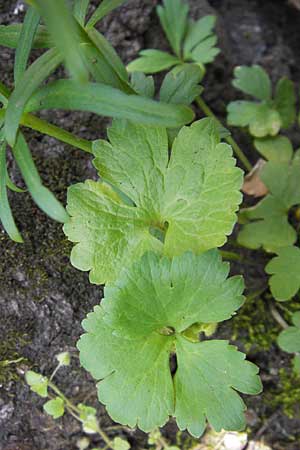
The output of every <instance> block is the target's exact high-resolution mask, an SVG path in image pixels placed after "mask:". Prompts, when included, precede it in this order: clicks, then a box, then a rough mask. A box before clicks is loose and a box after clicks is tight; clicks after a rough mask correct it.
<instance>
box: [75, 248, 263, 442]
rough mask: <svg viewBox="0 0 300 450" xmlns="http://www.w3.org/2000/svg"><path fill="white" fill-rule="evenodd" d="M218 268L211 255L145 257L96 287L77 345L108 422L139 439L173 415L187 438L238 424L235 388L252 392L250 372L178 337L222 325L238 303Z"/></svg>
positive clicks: (222, 346)
mask: <svg viewBox="0 0 300 450" xmlns="http://www.w3.org/2000/svg"><path fill="white" fill-rule="evenodd" d="M228 271H229V265H228V264H227V263H222V261H221V258H220V256H219V253H218V251H217V250H210V251H208V252H206V253H203V254H201V255H198V256H197V255H194V254H193V253H191V252H188V253H185V254H183V255H181V256H177V257H174V258H173V259H169V258H167V257H160V256H158V255H156V254H154V253H152V252H150V253H149V252H148V253H146V254H145V255H144V256H143V257H142V258H141V260H140V261H137V262H136V263H135V264H133V266H132V267H131V268H130V269H127V268H126V269H124V270H123V272H122V275H121V277H120V279H119V280H118V281H116V282H115V283H114V284H112V285H110V286H109V287H106V288H105V298H104V300H103V301H102V303H101V306H96V307H95V309H94V312H93V313H91V314H89V315H88V316H87V319H86V320H84V321H83V327H84V329H85V330H86V334H84V335H83V336H82V337H81V339H80V341H79V342H78V348H79V350H80V360H81V364H82V365H83V367H85V368H86V369H87V370H88V371H90V373H91V374H92V375H93V377H94V378H95V379H96V380H100V382H99V383H98V394H99V399H100V401H101V402H103V403H104V404H105V405H106V407H107V410H108V413H109V414H110V415H111V417H112V418H113V419H114V420H115V421H117V422H120V423H122V424H124V425H129V426H131V427H134V426H136V425H137V426H138V427H139V428H141V429H142V430H144V431H147V432H148V431H151V430H153V429H154V428H156V427H158V426H162V425H164V424H165V423H166V421H167V420H168V418H169V416H174V417H175V418H176V421H177V423H178V426H179V428H180V429H188V430H189V432H190V433H191V434H193V435H194V436H200V435H201V434H202V433H203V431H204V429H205V424H206V419H207V420H208V421H209V422H210V424H211V425H212V426H213V427H214V428H215V429H216V430H217V431H219V430H221V429H222V428H225V429H230V430H233V429H236V430H239V429H241V428H243V427H244V425H245V422H244V415H243V411H244V409H245V405H244V403H243V401H242V400H241V398H240V397H239V396H238V394H237V392H236V391H240V392H243V393H246V394H257V393H258V392H260V390H261V383H260V379H259V377H258V375H257V372H258V368H257V367H256V366H255V365H254V364H252V363H250V362H247V361H245V360H244V359H245V356H244V355H243V354H242V353H239V352H238V351H237V350H236V348H235V347H233V346H230V345H228V343H227V341H219V340H211V341H203V342H196V343H195V342H194V341H193V342H192V341H189V340H188V339H187V338H186V335H185V334H184V332H185V331H186V330H187V329H188V328H189V327H190V326H192V325H193V324H194V323H196V322H202V323H214V322H221V321H223V320H226V319H228V318H230V317H231V316H232V315H233V314H234V313H235V311H236V310H237V309H238V308H239V307H240V306H241V305H242V303H243V296H242V291H243V282H242V279H241V277H239V276H236V277H232V278H229V279H227V276H228ZM166 330H167V331H168V332H166ZM174 352H175V354H176V356H177V371H176V373H175V376H174V378H173V377H172V374H171V370H170V365H169V358H170V355H171V354H173V353H174Z"/></svg>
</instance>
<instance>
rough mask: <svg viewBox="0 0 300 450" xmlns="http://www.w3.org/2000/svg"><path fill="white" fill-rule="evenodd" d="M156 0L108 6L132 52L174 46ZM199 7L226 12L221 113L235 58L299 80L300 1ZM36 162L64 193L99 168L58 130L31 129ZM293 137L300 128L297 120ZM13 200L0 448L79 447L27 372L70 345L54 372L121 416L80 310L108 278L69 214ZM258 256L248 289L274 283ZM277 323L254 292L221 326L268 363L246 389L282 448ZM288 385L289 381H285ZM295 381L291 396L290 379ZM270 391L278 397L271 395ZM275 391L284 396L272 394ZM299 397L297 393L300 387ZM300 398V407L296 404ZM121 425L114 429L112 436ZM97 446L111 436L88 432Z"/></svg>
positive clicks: (44, 367)
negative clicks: (81, 342)
mask: <svg viewBox="0 0 300 450" xmlns="http://www.w3.org/2000/svg"><path fill="white" fill-rule="evenodd" d="M156 3H157V2H156V1H155V0H129V1H128V2H127V5H126V6H124V7H122V8H120V9H119V10H117V11H116V12H115V13H113V14H112V15H110V16H109V17H108V18H106V19H105V20H104V21H103V23H102V28H103V30H104V31H105V33H106V35H107V37H108V38H109V39H110V41H111V42H112V44H113V45H114V46H115V47H116V49H117V51H118V52H119V53H120V55H121V57H122V59H123V60H124V61H125V62H128V61H130V60H131V59H132V58H134V57H135V56H136V55H137V52H138V51H139V50H140V49H142V48H147V47H155V48H167V43H166V41H165V38H164V37H163V35H162V32H161V30H160V28H159V25H158V22H157V18H156V15H155V5H156ZM189 3H190V6H191V10H192V13H193V15H194V17H195V18H198V17H200V16H202V15H204V14H207V13H213V14H216V15H217V16H218V19H219V20H218V34H219V39H220V43H219V45H220V47H221V48H222V55H220V56H219V57H218V58H217V60H216V62H215V63H214V64H213V65H212V66H211V67H209V69H208V73H207V76H206V78H205V82H204V85H205V88H206V90H205V95H204V97H205V99H206V100H207V101H208V103H209V104H210V106H211V108H212V109H213V110H214V111H215V112H216V113H217V114H218V116H219V117H220V118H221V119H224V118H225V107H226V104H227V103H228V102H229V101H230V100H233V99H235V98H237V92H236V91H235V90H234V89H233V88H232V87H231V78H232V70H233V67H234V66H235V65H241V64H253V63H257V64H261V65H263V66H264V67H265V68H266V69H267V70H268V72H269V73H270V75H271V77H272V79H274V80H277V79H278V78H279V77H281V76H282V75H287V76H289V77H291V78H292V80H293V81H295V82H296V83H298V82H299V80H300V51H299V42H300V11H298V10H297V9H295V8H294V7H292V6H291V5H289V4H288V2H287V1H285V0H265V1H263V2H262V1H261V0H210V1H208V0H190V1H189ZM15 6H16V4H15V2H11V1H9V0H1V1H0V23H1V24H7V23H13V22H16V21H19V20H21V19H22V13H20V14H18V15H14V14H13V11H14V9H15ZM12 70H13V52H12V51H10V50H7V49H4V48H2V47H1V49H0V74H1V75H0V77H1V81H4V82H6V83H7V84H8V85H11V80H12ZM50 117H51V121H53V122H55V123H57V124H60V125H61V126H63V127H64V128H66V129H68V130H72V131H73V132H75V133H77V134H78V135H81V136H82V137H85V138H87V139H95V138H99V137H103V136H105V127H106V125H107V123H108V120H106V119H102V118H99V117H96V116H93V115H90V114H79V113H76V114H73V113H72V114H70V113H65V112H64V113H62V112H60V113H55V114H54V113H51V115H50ZM235 135H236V138H237V140H238V141H239V143H240V144H241V145H242V146H243V149H244V150H245V152H246V153H247V155H248V157H249V158H250V160H251V161H252V162H255V160H256V158H257V155H256V154H255V153H254V152H253V150H252V148H251V142H250V141H249V139H248V137H247V136H245V135H243V134H241V133H240V134H239V133H235ZM26 136H27V139H28V142H29V144H30V147H31V150H32V152H33V155H34V158H35V161H36V164H37V166H38V168H39V170H40V173H41V176H42V178H43V180H44V182H45V184H46V185H47V186H49V187H50V188H51V189H52V191H53V192H54V193H55V194H56V195H57V196H58V197H59V198H60V199H61V200H62V201H65V198H66V189H67V187H68V186H69V185H70V184H72V183H75V182H78V181H82V180H84V179H86V178H88V177H95V172H94V170H93V168H92V164H91V158H90V157H89V156H88V155H86V154H84V153H83V152H81V151H79V150H74V149H73V148H70V147H68V146H67V145H62V144H61V143H58V142H56V141H55V140H53V139H51V138H49V137H44V136H41V135H39V134H37V133H33V132H30V131H26ZM289 136H290V137H291V138H292V139H293V142H294V146H295V148H297V147H298V146H299V144H300V134H299V131H297V130H292V131H291V132H290V133H289ZM10 170H11V173H12V174H13V179H14V181H15V182H17V183H19V184H20V185H22V180H21V179H20V175H19V173H18V171H17V169H16V167H15V165H14V163H13V162H11V163H10ZM10 200H11V205H12V207H13V210H14V214H15V217H16V221H17V224H18V226H19V228H20V230H21V232H22V234H23V236H24V239H25V243H24V244H23V245H17V244H14V243H13V242H11V241H10V240H9V239H8V238H7V236H6V235H5V234H4V233H2V234H1V235H0V240H1V246H0V253H1V257H0V285H1V292H0V317H1V319H0V360H15V359H17V358H20V357H22V358H24V359H23V360H22V361H21V362H20V363H18V364H17V365H14V364H11V365H10V366H7V367H6V368H5V369H4V368H2V367H1V365H0V450H73V449H76V448H77V447H76V442H77V441H78V439H79V438H81V437H82V436H83V433H82V431H81V427H80V425H79V424H78V423H77V422H76V421H75V420H74V419H73V418H72V417H71V416H69V415H66V416H65V417H64V418H63V419H60V420H58V421H56V422H54V421H53V420H52V419H51V418H50V417H49V416H47V415H46V414H44V413H43V410H42V404H43V401H41V400H40V399H39V398H38V396H37V395H36V394H34V393H32V392H30V390H29V388H28V387H27V386H26V384H25V382H24V379H23V376H22V373H23V372H24V370H26V369H28V368H32V369H33V370H36V371H39V372H41V373H43V374H45V375H49V374H50V373H51V372H52V370H53V369H54V367H55V365H56V363H55V355H56V354H57V353H59V352H61V351H66V350H68V351H70V352H72V354H73V355H74V357H73V358H72V366H71V368H65V369H62V370H61V371H59V372H58V374H57V376H56V383H57V384H58V385H59V387H60V388H61V389H62V390H63V391H64V393H65V394H66V395H67V396H68V397H70V398H71V399H72V400H73V401H74V402H87V403H88V404H90V405H94V406H97V409H98V411H99V417H100V419H101V423H102V425H103V427H104V428H105V427H106V426H110V425H112V422H111V420H110V419H109V417H108V416H107V415H106V413H105V410H104V408H103V407H101V406H100V405H99V403H98V402H97V398H96V391H95V386H94V382H93V380H92V379H91V377H89V375H88V374H87V373H86V372H85V371H84V370H83V369H81V368H80V367H79V364H78V358H77V352H76V349H75V345H76V341H77V340H78V338H79V336H80V334H81V331H82V330H81V326H80V322H81V320H82V319H83V318H84V317H85V315H86V314H87V312H89V311H90V310H91V309H92V307H93V305H95V304H97V303H98V302H99V300H100V299H101V295H102V291H101V288H99V287H97V286H93V285H91V284H90V283H89V281H88V275H87V274H86V273H82V272H79V271H77V270H76V269H74V268H73V267H72V266H71V265H70V262H69V253H70V248H71V245H70V244H69V243H68V242H67V241H66V239H65V236H64V234H63V232H62V229H61V225H59V224H57V223H55V222H53V221H52V220H50V219H49V218H47V217H46V216H45V215H44V214H43V213H42V212H40V211H39V210H38V209H37V207H36V206H35V204H34V203H33V202H32V200H31V199H30V197H29V195H28V194H27V193H25V194H12V195H11V198H10ZM239 251H241V250H239ZM243 254H244V256H245V258H247V259H248V260H250V262H251V264H237V263H235V264H233V272H234V273H242V274H243V275H244V276H245V280H246V285H247V289H248V291H249V292H253V291H257V290H259V289H261V288H262V287H263V286H265V284H266V279H265V275H264V271H263V267H264V265H265V262H266V257H265V255H264V254H263V253H260V252H250V251H243ZM278 332H279V329H278V328H277V325H276V324H275V322H274V321H273V320H272V318H271V317H270V313H269V310H268V305H267V298H264V299H259V300H256V301H255V302H252V303H249V304H247V305H246V306H245V307H244V309H242V310H241V312H240V314H239V317H238V318H237V319H234V320H232V321H230V322H228V324H225V325H223V326H222V327H220V329H219V331H218V332H217V335H218V336H219V337H225V338H229V339H230V338H233V339H234V338H235V339H236V343H237V345H239V347H240V348H241V349H245V343H246V344H247V343H249V342H250V346H249V347H250V348H247V350H248V356H249V359H250V360H252V361H253V362H255V363H256V364H258V365H259V366H260V368H261V374H262V379H263V381H264V387H265V391H264V394H263V395H262V396H259V397H255V398H247V399H246V402H247V404H248V406H249V411H248V415H247V418H248V425H249V432H250V434H251V435H252V436H254V437H255V436H258V437H260V438H261V437H263V438H264V440H265V442H267V443H269V444H270V445H271V447H272V448H273V449H287V450H292V449H294V450H296V449H300V440H299V439H300V431H299V430H300V420H297V419H296V418H294V419H291V418H288V417H287V416H286V415H285V414H284V412H283V406H284V405H283V404H282V402H281V401H280V399H281V398H282V395H283V391H282V382H280V375H279V370H280V369H281V368H282V367H285V366H288V365H289V358H288V357H287V356H285V355H284V354H283V353H281V352H280V351H279V350H278V348H277V347H276V345H275V344H274V343H272V342H271V341H272V339H274V337H275V336H276V334H277V333H278ZM285 389H287V387H286V388H285ZM289 389H290V391H288V392H286V391H285V394H286V397H287V398H288V399H290V400H291V399H292V396H293V385H292V383H291V386H290V387H289ZM271 398H273V400H270V399H271ZM274 398H275V399H276V400H277V403H275V402H274ZM298 402H299V399H298ZM298 409H299V408H298ZM176 432H177V429H176V427H175V425H174V424H172V423H170V424H169V425H168V426H167V427H165V435H166V437H167V438H168V439H170V440H171V441H172V442H175V440H176ZM116 433H117V431H113V432H110V434H111V436H112V437H113V436H114V435H116ZM125 434H126V436H127V438H128V439H129V441H130V443H131V445H132V448H136V449H141V448H143V447H145V448H147V439H146V435H145V434H143V433H141V432H139V431H132V432H127V433H125ZM90 439H91V447H90V448H92V447H93V446H97V445H98V446H100V445H102V444H101V442H100V441H99V440H97V438H93V436H92V437H90Z"/></svg>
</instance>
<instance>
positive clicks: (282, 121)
mask: <svg viewBox="0 0 300 450" xmlns="http://www.w3.org/2000/svg"><path fill="white" fill-rule="evenodd" d="M234 76H235V78H234V80H233V82H232V84H233V86H235V87H236V88H237V89H239V90H241V91H242V92H244V93H245V94H247V95H251V96H253V97H254V98H255V99H256V101H241V100H238V101H234V102H231V103H229V105H228V106H227V112H228V118H227V121H228V124H229V125H234V126H240V127H245V126H248V127H249V132H250V134H252V135H253V136H255V137H259V138H261V137H265V136H268V135H270V136H275V135H277V133H278V132H279V131H280V128H288V127H289V126H290V125H292V124H293V123H294V121H295V116H296V110H295V103H296V96H295V89H294V84H293V83H292V81H290V80H288V79H286V78H281V79H280V80H279V81H278V83H277V85H276V92H275V98H274V99H272V85H271V80H270V78H269V76H268V74H267V73H266V71H265V70H264V69H263V68H262V67H260V66H257V65H254V66H251V67H247V66H241V67H236V68H235V70H234Z"/></svg>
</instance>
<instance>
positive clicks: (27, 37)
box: [14, 7, 40, 84]
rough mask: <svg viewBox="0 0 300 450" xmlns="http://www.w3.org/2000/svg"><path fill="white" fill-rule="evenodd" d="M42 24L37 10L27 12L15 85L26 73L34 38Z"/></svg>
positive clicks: (20, 39) (15, 74)
mask: <svg viewBox="0 0 300 450" xmlns="http://www.w3.org/2000/svg"><path fill="white" fill-rule="evenodd" d="M39 22H40V15H39V13H38V12H37V10H36V9H35V8H32V7H31V8H29V9H28V10H27V12H26V15H25V19H24V23H23V26H22V29H21V33H20V37H19V41H18V46H17V50H16V56H15V64H14V80H15V84H17V83H18V82H19V80H20V79H21V78H22V76H23V74H24V73H25V70H26V67H27V62H28V58H29V55H30V51H31V48H32V44H33V41H34V36H35V33H36V31H37V27H38V25H39Z"/></svg>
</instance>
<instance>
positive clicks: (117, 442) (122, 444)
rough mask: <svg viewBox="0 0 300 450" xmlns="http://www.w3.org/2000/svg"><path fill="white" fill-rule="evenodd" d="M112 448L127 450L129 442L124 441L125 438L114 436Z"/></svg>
mask: <svg viewBox="0 0 300 450" xmlns="http://www.w3.org/2000/svg"><path fill="white" fill-rule="evenodd" d="M113 449H114V450H129V449H130V444H129V443H128V442H127V441H125V439H121V438H119V437H115V438H114V440H113Z"/></svg>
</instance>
